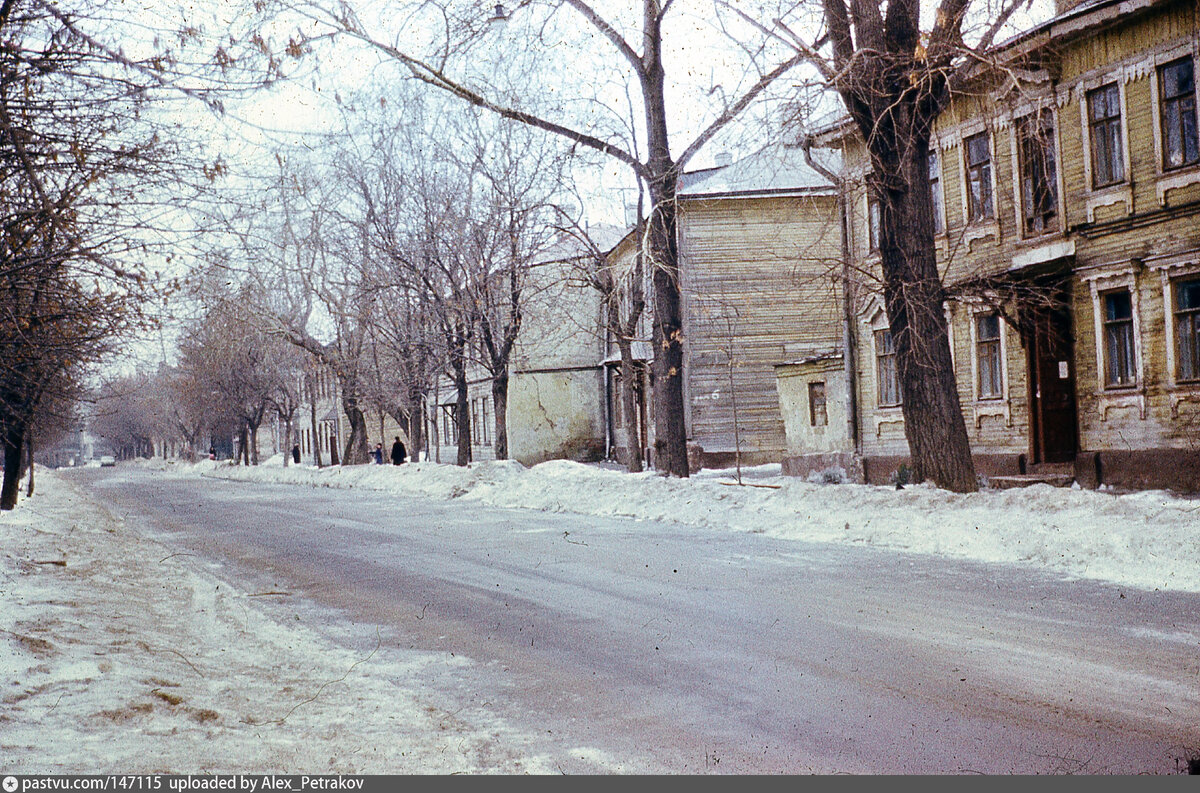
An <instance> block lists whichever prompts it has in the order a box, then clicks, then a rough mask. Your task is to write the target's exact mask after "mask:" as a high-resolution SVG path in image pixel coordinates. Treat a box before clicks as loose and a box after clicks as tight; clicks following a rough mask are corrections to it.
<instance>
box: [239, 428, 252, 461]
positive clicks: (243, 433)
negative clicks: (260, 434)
mask: <svg viewBox="0 0 1200 793" xmlns="http://www.w3.org/2000/svg"><path fill="white" fill-rule="evenodd" d="M238 464H239V465H244V466H246V467H247V468H248V467H250V430H249V428H248V427H247V426H246V423H245V422H242V428H241V430H239V431H238Z"/></svg>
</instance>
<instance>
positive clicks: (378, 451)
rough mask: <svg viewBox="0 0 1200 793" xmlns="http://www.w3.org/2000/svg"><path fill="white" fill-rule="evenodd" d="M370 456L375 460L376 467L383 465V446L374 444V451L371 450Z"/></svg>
mask: <svg viewBox="0 0 1200 793" xmlns="http://www.w3.org/2000/svg"><path fill="white" fill-rule="evenodd" d="M371 456H372V457H374V458H375V464H376V465H383V444H382V443H377V444H375V449H374V450H372V452H371Z"/></svg>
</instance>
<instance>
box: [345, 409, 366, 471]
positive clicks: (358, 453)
mask: <svg viewBox="0 0 1200 793" xmlns="http://www.w3.org/2000/svg"><path fill="white" fill-rule="evenodd" d="M342 410H343V412H345V414H346V419H347V420H348V421H349V422H350V437H349V438H347V439H346V446H345V451H344V452H343V454H342V465H365V464H366V463H368V462H370V455H369V452H368V450H367V418H366V416H364V415H363V412H362V411H361V410H359V408H358V400H357V399H356V398H354V397H346V398H344V399H343V400H342Z"/></svg>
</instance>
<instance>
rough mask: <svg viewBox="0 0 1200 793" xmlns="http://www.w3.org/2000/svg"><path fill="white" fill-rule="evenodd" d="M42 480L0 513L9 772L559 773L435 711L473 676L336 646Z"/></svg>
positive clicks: (385, 644)
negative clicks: (454, 683) (454, 684)
mask: <svg viewBox="0 0 1200 793" xmlns="http://www.w3.org/2000/svg"><path fill="white" fill-rule="evenodd" d="M213 468H214V466H208V469H207V470H208V472H209V474H210V475H211V471H212V470H213ZM197 470H205V467H204V466H198V467H197ZM262 470H266V469H262ZM37 477H38V480H37V482H38V493H37V494H35V495H34V496H33V497H32V498H29V499H24V500H23V501H22V503H21V505H20V507H19V508H18V509H17V510H15V511H11V512H5V513H2V514H0V537H3V539H4V543H3V548H4V551H3V555H2V556H0V600H2V601H3V603H4V607H3V609H0V697H2V698H3V703H4V711H3V713H2V714H0V756H2V757H3V762H4V766H5V772H6V773H19V774H34V773H37V774H44V773H60V774H61V773H71V774H105V773H125V774H141V773H153V772H162V773H278V772H282V771H286V772H287V773H295V774H308V773H321V774H325V773H372V774H381V773H397V774H449V773H456V772H465V773H492V772H499V773H505V774H516V773H527V772H532V773H557V772H558V769H557V767H556V763H555V762H554V761H552V760H551V759H550V758H549V756H548V755H545V754H539V753H538V752H537V750H536V749H535V748H532V746H533V744H532V741H533V740H534V738H533V737H532V736H527V735H524V734H521V733H519V732H516V731H514V730H513V729H511V728H510V727H509V726H507V725H506V724H505V723H504V722H503V721H501V720H500V719H498V718H497V717H496V716H495V715H494V714H493V713H491V712H489V710H488V708H487V707H486V706H485V705H484V704H480V703H476V702H474V701H473V700H474V696H473V693H472V692H470V691H467V692H466V693H465V694H462V695H461V696H463V698H464V699H467V700H469V701H468V702H467V704H465V705H464V704H463V703H462V702H457V701H456V702H455V703H454V706H453V710H451V709H450V707H451V705H450V704H449V703H445V702H443V701H441V699H440V698H441V697H442V696H443V694H441V693H438V688H439V687H438V685H435V684H432V683H431V682H430V679H431V676H432V679H433V680H435V681H437V680H444V679H445V675H446V674H447V670H451V672H450V674H453V670H454V669H456V668H460V667H469V666H470V664H471V662H470V661H468V660H466V659H463V658H462V657H461V656H458V657H452V656H450V655H448V654H443V653H432V652H419V651H414V650H409V649H407V648H403V647H398V646H395V644H394V643H395V641H396V640H395V639H394V638H392V637H388V636H386V635H383V636H378V635H375V634H374V633H373V632H372V633H371V635H370V636H361V637H357V639H356V641H354V642H353V644H354V645H355V646H354V647H353V648H352V647H349V646H343V645H342V644H339V643H337V642H335V641H333V640H331V639H330V638H328V637H326V636H325V635H324V634H322V633H319V632H317V631H315V630H310V629H309V628H306V627H305V622H304V619H303V618H302V617H301V613H303V612H300V611H295V612H294V613H293V611H292V610H289V607H288V605H287V603H288V601H287V599H286V597H279V596H271V597H262V596H256V595H264V594H266V593H247V592H242V591H238V590H237V589H235V588H233V587H231V586H230V585H229V584H228V583H227V582H225V581H223V580H221V579H220V578H218V577H217V576H215V575H214V574H213V573H212V572H211V571H209V570H207V569H203V568H200V567H198V562H197V561H196V560H195V558H194V557H192V556H191V555H190V554H187V553H177V552H172V550H171V549H169V548H167V547H164V546H162V545H160V544H158V543H156V542H153V541H151V540H148V539H147V538H145V537H143V536H141V535H140V534H138V533H137V532H135V531H131V530H129V529H127V527H126V526H124V525H123V524H122V522H121V521H120V519H119V518H117V517H116V516H114V515H112V514H110V513H108V512H107V511H106V510H105V509H104V507H103V505H101V504H98V503H96V502H94V501H91V500H89V498H88V497H86V496H85V495H84V494H82V493H81V492H79V491H78V490H76V489H75V487H74V486H73V485H72V484H71V483H70V482H69V481H67V478H66V477H61V476H56V475H55V474H54V473H52V472H49V471H42V470H40V469H39V470H38V471H37ZM276 595H278V593H276ZM272 599H274V600H275V601H276V602H277V603H278V604H280V605H278V606H277V607H276V610H275V611H271V610H270V609H269V608H268V607H266V606H264V605H262V604H263V603H264V602H265V601H268V600H272ZM281 613H282V616H280V614H281ZM443 688H444V686H443ZM456 696H457V695H456ZM538 740H540V736H539V737H538ZM597 757H598V755H597ZM592 767H594V768H595V769H596V770H599V771H613V770H616V771H621V770H622V769H621V767H620V765H619V763H609V764H607V765H606V764H605V762H604V761H603V758H600V759H598V760H596V762H595V765H594V766H592Z"/></svg>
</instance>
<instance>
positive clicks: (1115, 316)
mask: <svg viewBox="0 0 1200 793" xmlns="http://www.w3.org/2000/svg"><path fill="white" fill-rule="evenodd" d="M1100 305H1101V307H1102V310H1103V312H1104V313H1103V315H1102V326H1103V332H1104V339H1103V344H1104V384H1105V386H1107V387H1109V388H1120V387H1122V386H1131V385H1134V384H1135V383H1137V360H1136V358H1135V354H1136V353H1135V347H1134V339H1133V296H1132V294H1131V293H1130V291H1129V290H1128V289H1118V290H1115V291H1112V292H1105V293H1104V294H1102V295H1101V296H1100Z"/></svg>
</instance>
